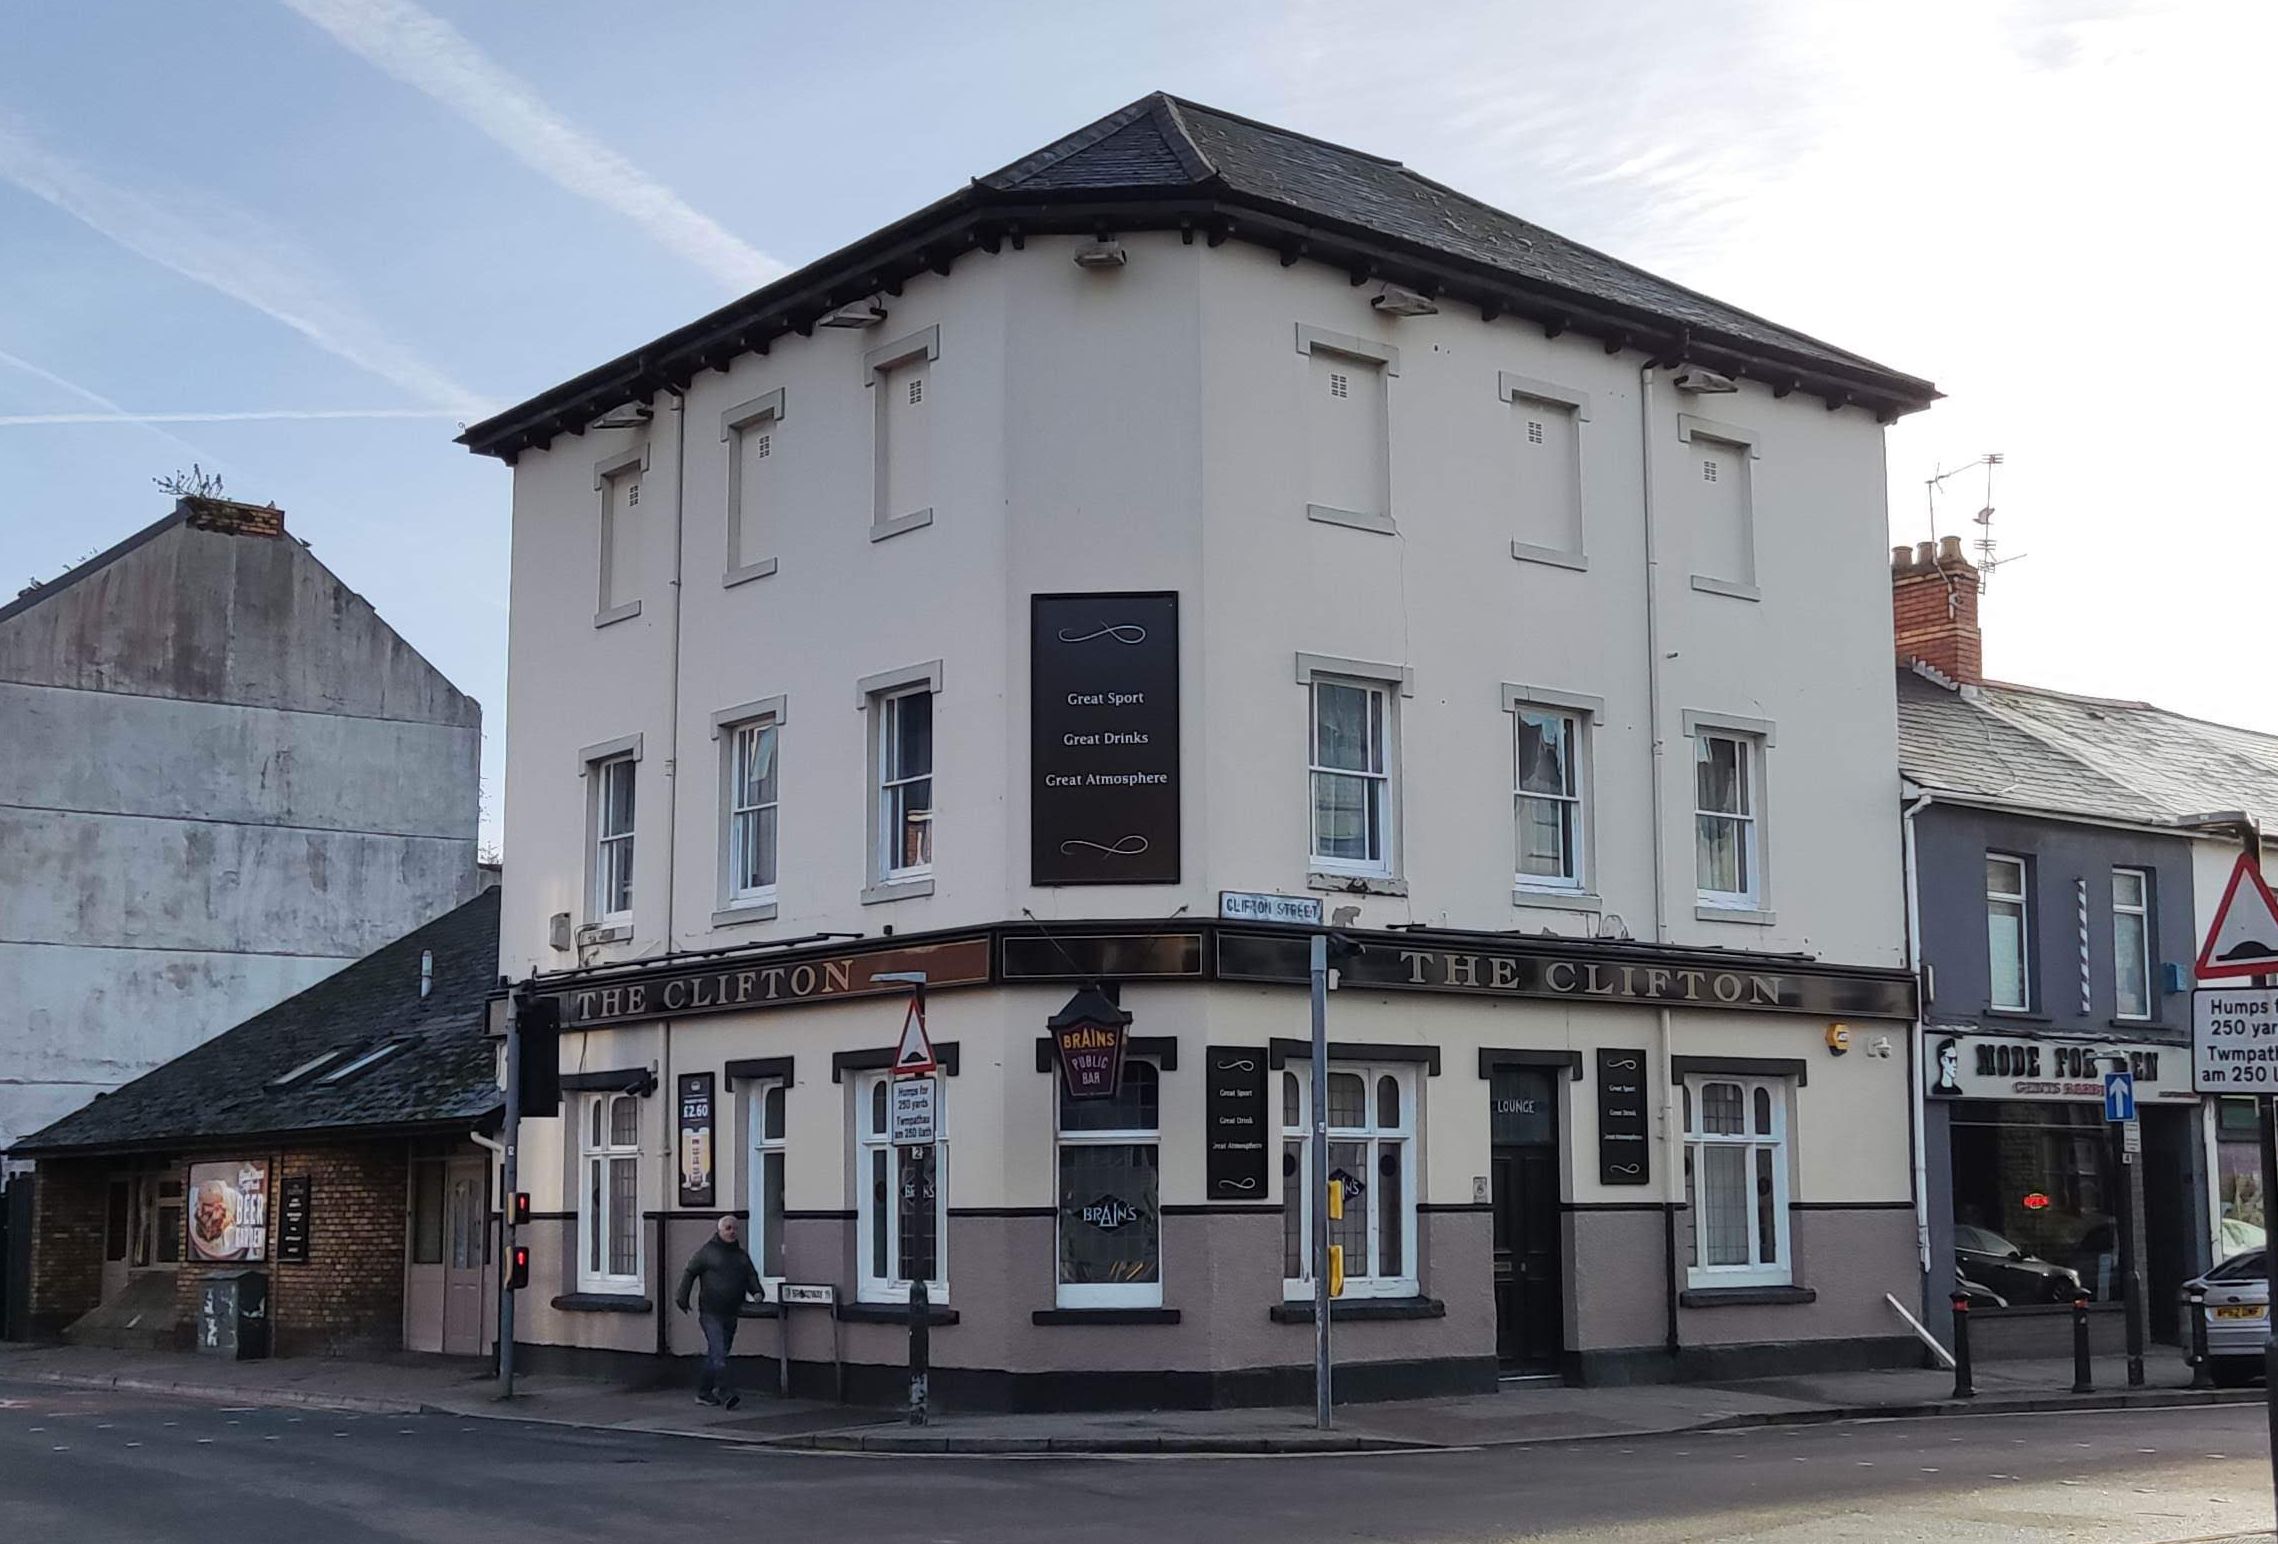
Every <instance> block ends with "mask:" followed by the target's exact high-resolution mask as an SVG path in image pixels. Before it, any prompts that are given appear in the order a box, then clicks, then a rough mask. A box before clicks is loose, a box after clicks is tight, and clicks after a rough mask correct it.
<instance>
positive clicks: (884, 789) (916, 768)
mask: <svg viewBox="0 0 2278 1544" xmlns="http://www.w3.org/2000/svg"><path fill="white" fill-rule="evenodd" d="M877 721H878V729H877V734H878V746H877V764H878V798H877V806H878V861H877V869H876V877H877V878H879V879H881V880H884V881H886V882H888V883H893V882H896V881H900V880H910V879H922V878H925V877H926V876H928V875H930V874H932V872H933V691H932V689H931V688H930V687H923V686H921V687H916V688H913V689H911V690H909V691H899V692H888V693H884V694H882V695H881V696H880V697H879V699H878V705H877Z"/></svg>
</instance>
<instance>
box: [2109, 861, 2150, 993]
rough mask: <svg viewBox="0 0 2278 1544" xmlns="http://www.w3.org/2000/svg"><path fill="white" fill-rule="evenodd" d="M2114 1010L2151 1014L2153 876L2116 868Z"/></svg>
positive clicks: (2113, 902)
mask: <svg viewBox="0 0 2278 1544" xmlns="http://www.w3.org/2000/svg"><path fill="white" fill-rule="evenodd" d="M2112 998H2113V1013H2114V1015H2115V1016H2116V1017H2118V1018H2123V1019H2148V1018H2150V1017H2151V1016H2152V1013H2151V875H2150V874H2148V873H2146V872H2145V871H2144V870H2142V869H2133V868H2116V869H2114V870H2112Z"/></svg>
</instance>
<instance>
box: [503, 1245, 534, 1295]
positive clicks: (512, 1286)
mask: <svg viewBox="0 0 2278 1544" xmlns="http://www.w3.org/2000/svg"><path fill="white" fill-rule="evenodd" d="M528 1285H530V1246H529V1245H528V1244H516V1245H515V1246H514V1247H513V1248H512V1249H511V1250H509V1251H508V1252H507V1255H506V1290H507V1291H509V1292H519V1291H521V1290H522V1289H523V1288H524V1287H526V1286H528Z"/></svg>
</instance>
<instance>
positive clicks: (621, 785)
mask: <svg viewBox="0 0 2278 1544" xmlns="http://www.w3.org/2000/svg"><path fill="white" fill-rule="evenodd" d="M635 765H636V763H635V761H634V759H633V758H632V757H631V756H611V757H609V758H607V759H606V760H602V761H596V762H594V763H592V764H591V776H590V779H589V781H590V782H591V784H592V789H593V791H592V795H591V801H590V802H591V804H592V817H591V818H592V831H593V855H592V872H593V895H592V898H591V905H592V914H593V919H594V920H595V921H597V922H604V923H621V922H630V921H631V920H632V917H633V776H634V768H635Z"/></svg>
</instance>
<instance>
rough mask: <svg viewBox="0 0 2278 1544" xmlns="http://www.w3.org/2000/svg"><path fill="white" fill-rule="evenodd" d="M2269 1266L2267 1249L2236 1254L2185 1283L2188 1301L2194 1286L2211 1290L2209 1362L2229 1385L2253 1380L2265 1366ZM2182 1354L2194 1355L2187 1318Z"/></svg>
mask: <svg viewBox="0 0 2278 1544" xmlns="http://www.w3.org/2000/svg"><path fill="white" fill-rule="evenodd" d="M2269 1270H2270V1267H2269V1265H2268V1264H2267V1263H2266V1261H2265V1258H2264V1255H2263V1251H2261V1250H2259V1249H2256V1250H2253V1251H2251V1252H2249V1253H2247V1254H2240V1255H2232V1256H2231V1257H2230V1258H2229V1259H2228V1260H2225V1261H2224V1262H2223V1263H2222V1264H2220V1265H2218V1266H2216V1267H2215V1268H2214V1269H2213V1270H2211V1271H2209V1272H2207V1274H2206V1275H2204V1276H2201V1277H2199V1278H2198V1279H2197V1280H2196V1281H2187V1282H2185V1283H2183V1293H2184V1298H2183V1301H2184V1303H2185V1305H2186V1309H2185V1311H2186V1314H2188V1311H2189V1308H2188V1305H2189V1303H2190V1301H2191V1297H2190V1293H2191V1289H2192V1288H2193V1287H2205V1288H2206V1289H2207V1367H2208V1370H2209V1371H2210V1372H2212V1373H2213V1374H2214V1378H2215V1381H2216V1382H2217V1383H2219V1384H2222V1385H2223V1386H2224V1387H2226V1388H2235V1387H2237V1386H2238V1385H2240V1384H2242V1383H2251V1382H2253V1381H2254V1378H2255V1375H2256V1374H2258V1373H2260V1372H2261V1371H2262V1343H2263V1340H2264V1338H2265V1337H2266V1336H2267V1335H2268V1334H2269V1329H2270V1324H2269V1320H2270V1277H2269ZM2184 1330H2185V1340H2184V1350H2183V1354H2184V1357H2185V1359H2186V1360H2188V1359H2189V1357H2190V1355H2191V1349H2190V1340H2189V1330H2190V1321H2189V1319H2188V1317H2187V1318H2186V1319H2185V1321H2184Z"/></svg>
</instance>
